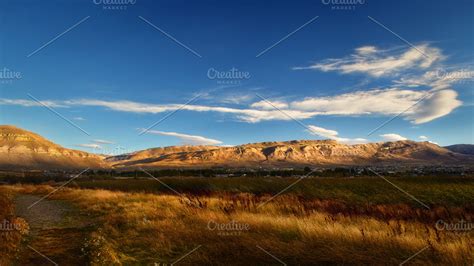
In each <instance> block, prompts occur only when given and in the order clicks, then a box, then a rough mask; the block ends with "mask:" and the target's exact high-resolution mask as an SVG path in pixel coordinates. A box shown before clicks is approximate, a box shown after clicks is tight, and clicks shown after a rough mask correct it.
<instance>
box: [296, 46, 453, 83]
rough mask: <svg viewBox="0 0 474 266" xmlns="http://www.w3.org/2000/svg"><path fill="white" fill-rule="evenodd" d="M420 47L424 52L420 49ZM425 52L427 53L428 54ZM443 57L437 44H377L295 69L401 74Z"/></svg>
mask: <svg viewBox="0 0 474 266" xmlns="http://www.w3.org/2000/svg"><path fill="white" fill-rule="evenodd" d="M420 51H421V52H422V53H420ZM425 55H426V56H425ZM442 59H444V56H443V55H442V53H441V51H440V50H439V49H438V48H435V47H430V46H429V45H428V44H421V45H419V46H417V48H414V47H408V48H406V49H389V50H381V49H379V48H377V47H375V46H364V47H359V48H356V49H355V53H354V54H351V55H349V56H347V57H343V58H331V59H326V60H323V61H321V62H317V63H315V64H312V65H310V66H306V67H294V68H293V69H294V70H303V69H314V70H320V71H324V72H328V71H338V72H341V73H344V74H348V73H365V74H368V75H371V76H373V77H381V76H388V75H398V74H400V73H401V72H402V71H406V70H409V69H413V68H417V69H427V68H429V67H431V66H432V65H433V64H434V63H435V62H439V61H441V60H442Z"/></svg>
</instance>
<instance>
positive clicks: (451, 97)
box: [406, 90, 462, 124]
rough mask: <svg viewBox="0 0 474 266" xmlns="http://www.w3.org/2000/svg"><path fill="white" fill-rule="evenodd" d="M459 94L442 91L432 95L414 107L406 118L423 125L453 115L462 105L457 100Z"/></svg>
mask: <svg viewBox="0 0 474 266" xmlns="http://www.w3.org/2000/svg"><path fill="white" fill-rule="evenodd" d="M457 96H458V94H457V92H455V91H453V90H440V91H434V92H432V93H430V95H429V96H427V97H426V98H425V99H423V101H422V102H420V103H419V104H417V105H416V106H414V107H413V111H411V112H409V113H408V114H407V115H406V118H407V119H408V120H410V121H412V122H413V123H414V124H423V123H426V122H429V121H432V120H434V119H436V118H440V117H443V116H445V115H447V114H449V113H451V112H452V111H453V110H454V109H456V108H457V107H459V106H461V105H462V102H461V101H459V100H458V99H457Z"/></svg>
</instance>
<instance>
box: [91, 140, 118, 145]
mask: <svg viewBox="0 0 474 266" xmlns="http://www.w3.org/2000/svg"><path fill="white" fill-rule="evenodd" d="M92 142H94V143H97V144H115V143H114V142H112V141H109V140H104V139H93V140H92Z"/></svg>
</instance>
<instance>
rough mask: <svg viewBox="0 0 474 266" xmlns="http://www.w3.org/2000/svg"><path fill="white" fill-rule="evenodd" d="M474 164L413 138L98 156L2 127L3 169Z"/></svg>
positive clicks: (271, 143)
mask: <svg viewBox="0 0 474 266" xmlns="http://www.w3.org/2000/svg"><path fill="white" fill-rule="evenodd" d="M473 162H474V156H473V155H468V154H461V153H456V152H453V151H450V150H449V149H446V148H443V147H440V146H438V145H436V144H433V143H430V142H415V141H411V140H404V141H395V142H375V143H367V144H355V145H346V144H342V143H339V142H337V141H335V140H291V141H267V142H260V143H248V144H242V145H238V146H232V147H222V146H168V147H158V148H150V149H146V150H140V151H135V152H132V153H126V154H121V155H115V156H101V155H97V154H91V153H87V152H84V151H78V150H72V149H68V148H64V147H61V146H60V145H58V144H55V143H54V142H52V141H49V140H47V139H45V138H43V137H42V136H40V135H38V134H36V133H33V132H30V131H27V130H24V129H21V128H18V127H15V126H7V125H2V126H0V168H1V169H79V168H82V169H84V168H86V167H88V168H92V169H137V168H157V169H162V168H208V167H228V168H242V167H243V168H259V167H304V166H355V165H395V164H399V165H417V164H420V165H421V164H424V165H447V164H453V165H455V164H459V165H463V164H472V163H473Z"/></svg>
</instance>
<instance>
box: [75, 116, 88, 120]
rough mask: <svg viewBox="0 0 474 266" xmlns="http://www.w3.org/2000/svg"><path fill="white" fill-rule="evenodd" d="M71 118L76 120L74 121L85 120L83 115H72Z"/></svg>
mask: <svg viewBox="0 0 474 266" xmlns="http://www.w3.org/2000/svg"><path fill="white" fill-rule="evenodd" d="M72 120H76V121H85V120H86V119H85V118H83V117H80V116H76V117H73V118H72Z"/></svg>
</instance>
